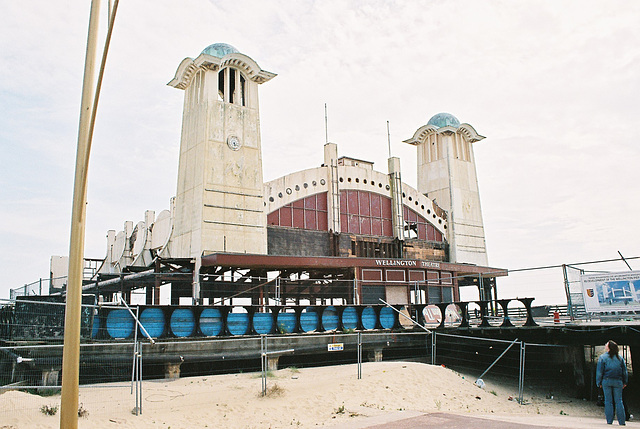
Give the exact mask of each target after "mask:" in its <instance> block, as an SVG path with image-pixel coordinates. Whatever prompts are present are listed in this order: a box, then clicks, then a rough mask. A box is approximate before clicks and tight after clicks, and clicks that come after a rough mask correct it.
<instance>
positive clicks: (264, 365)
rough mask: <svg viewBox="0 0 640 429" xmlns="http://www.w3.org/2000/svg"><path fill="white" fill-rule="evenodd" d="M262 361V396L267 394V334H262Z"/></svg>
mask: <svg viewBox="0 0 640 429" xmlns="http://www.w3.org/2000/svg"><path fill="white" fill-rule="evenodd" d="M260 362H261V365H262V396H264V395H266V394H267V336H266V335H264V334H262V335H260Z"/></svg>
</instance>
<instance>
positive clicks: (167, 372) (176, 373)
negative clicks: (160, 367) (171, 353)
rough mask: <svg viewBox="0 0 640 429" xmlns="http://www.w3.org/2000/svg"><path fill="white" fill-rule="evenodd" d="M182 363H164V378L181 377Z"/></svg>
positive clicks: (173, 378)
mask: <svg viewBox="0 0 640 429" xmlns="http://www.w3.org/2000/svg"><path fill="white" fill-rule="evenodd" d="M181 365H182V362H180V363H170V362H165V364H164V378H166V379H167V380H176V379H178V378H180V366H181Z"/></svg>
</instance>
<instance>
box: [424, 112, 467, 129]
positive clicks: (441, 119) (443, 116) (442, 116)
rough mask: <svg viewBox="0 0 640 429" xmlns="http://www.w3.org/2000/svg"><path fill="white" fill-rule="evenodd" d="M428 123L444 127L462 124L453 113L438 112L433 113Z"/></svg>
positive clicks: (456, 126) (455, 126)
mask: <svg viewBox="0 0 640 429" xmlns="http://www.w3.org/2000/svg"><path fill="white" fill-rule="evenodd" d="M427 125H433V126H434V127H436V128H442V127H454V128H458V127H459V126H460V121H459V120H458V118H456V117H455V116H453V115H452V114H451V113H438V114H436V115H433V116H432V117H431V119H429V122H427Z"/></svg>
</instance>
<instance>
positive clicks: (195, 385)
mask: <svg viewBox="0 0 640 429" xmlns="http://www.w3.org/2000/svg"><path fill="white" fill-rule="evenodd" d="M472 381H473V380H469V379H465V378H463V376H461V375H460V374H458V373H456V372H454V371H451V370H449V369H447V368H444V367H441V366H432V365H426V364H421V363H415V362H379V363H365V364H363V367H362V379H360V380H358V379H357V366H356V365H355V364H354V365H341V366H331V367H321V368H303V369H299V370H298V369H295V368H293V369H291V368H290V369H282V370H279V371H276V372H273V373H272V374H271V376H270V377H268V379H267V385H268V389H269V393H268V395H267V396H266V397H262V396H261V395H260V393H261V379H260V376H259V374H256V373H253V374H227V375H216V376H201V377H190V378H182V379H178V380H172V381H168V380H153V381H145V382H144V403H143V409H142V411H143V413H142V415H140V416H135V415H133V414H132V409H133V408H134V405H135V397H134V396H133V395H130V390H129V388H127V387H119V388H92V389H82V390H81V397H80V402H82V404H83V407H84V408H85V409H86V410H87V412H88V416H87V417H85V418H81V419H80V420H79V427H80V428H109V427H113V428H171V429H179V428H185V429H186V428H190V429H191V428H206V427H209V428H223V427H224V428H284V427H292V426H293V427H311V426H337V427H341V426H342V427H365V426H367V424H368V422H371V425H373V424H374V423H373V422H375V421H376V419H378V421H379V419H381V418H382V419H384V418H385V417H384V416H387V417H389V418H393V419H397V418H402V417H403V416H409V417H410V416H413V415H416V414H420V413H435V412H449V413H458V414H465V415H477V416H501V418H502V419H505V420H506V419H511V420H509V421H514V422H515V421H521V422H536V421H539V422H540V424H542V425H549V423H550V422H552V423H553V424H555V423H554V422H556V423H558V427H561V426H560V424H559V422H562V419H565V422H566V423H570V422H574V421H576V422H579V421H581V420H580V419H583V420H584V419H586V420H584V422H586V423H585V425H586V426H576V425H574V423H570V424H571V426H564V427H595V426H589V425H588V424H591V423H594V422H598V423H599V424H604V418H603V417H602V408H600V407H597V406H596V405H595V404H594V403H592V402H587V401H582V400H578V399H571V398H555V400H546V399H544V398H537V397H531V396H529V397H526V399H527V402H528V404H527V405H519V404H518V403H517V402H516V401H514V400H510V399H509V397H515V396H516V394H517V392H516V388H515V386H513V383H512V382H510V384H509V385H501V384H499V383H487V386H486V387H485V388H484V389H480V388H478V387H477V386H475V385H474V384H473V382H472ZM59 402H60V396H59V395H56V396H53V397H40V396H36V395H30V394H27V393H23V392H6V393H4V394H2V395H0V410H1V414H0V416H1V417H2V418H1V423H0V428H14V429H26V428H29V429H31V428H57V427H58V421H59V416H58V415H56V416H47V415H44V414H43V413H41V412H39V411H37V410H39V409H40V407H41V406H42V405H55V404H59ZM561 411H562V413H561ZM596 419H597V420H596ZM576 424H577V423H576ZM634 425H636V424H635V423H634V424H632V425H630V426H631V427H633V426H634ZM638 427H640V424H638Z"/></svg>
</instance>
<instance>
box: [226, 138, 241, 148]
mask: <svg viewBox="0 0 640 429" xmlns="http://www.w3.org/2000/svg"><path fill="white" fill-rule="evenodd" d="M227 146H229V148H230V149H231V150H238V149H240V146H242V143H240V139H239V138H238V137H236V136H229V137H227Z"/></svg>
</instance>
